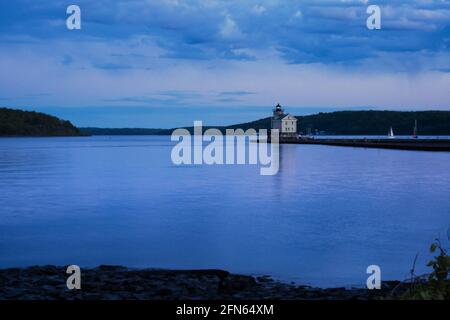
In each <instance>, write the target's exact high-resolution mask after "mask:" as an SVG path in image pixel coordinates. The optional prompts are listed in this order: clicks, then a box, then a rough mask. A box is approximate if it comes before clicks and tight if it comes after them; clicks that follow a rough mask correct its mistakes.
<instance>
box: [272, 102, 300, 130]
mask: <svg viewBox="0 0 450 320" xmlns="http://www.w3.org/2000/svg"><path fill="white" fill-rule="evenodd" d="M271 127H272V129H278V130H279V132H280V137H285V138H288V137H297V136H298V135H297V118H296V117H294V116H292V115H290V114H285V113H284V110H283V108H282V107H281V106H280V104H277V106H276V107H275V109H274V110H273V116H272V125H271Z"/></svg>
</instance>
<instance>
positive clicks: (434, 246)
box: [430, 243, 437, 252]
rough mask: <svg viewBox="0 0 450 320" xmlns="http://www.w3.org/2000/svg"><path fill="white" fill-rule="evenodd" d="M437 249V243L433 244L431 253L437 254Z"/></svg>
mask: <svg viewBox="0 0 450 320" xmlns="http://www.w3.org/2000/svg"><path fill="white" fill-rule="evenodd" d="M436 248H437V246H436V243H433V244H432V245H431V247H430V251H431V252H435V251H436Z"/></svg>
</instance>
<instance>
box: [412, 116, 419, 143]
mask: <svg viewBox="0 0 450 320" xmlns="http://www.w3.org/2000/svg"><path fill="white" fill-rule="evenodd" d="M417 131H418V130H417V120H416V122H415V123H414V133H413V136H412V137H413V139H417V138H418V136H417Z"/></svg>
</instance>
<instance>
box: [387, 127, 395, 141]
mask: <svg viewBox="0 0 450 320" xmlns="http://www.w3.org/2000/svg"><path fill="white" fill-rule="evenodd" d="M388 138H389V139H394V138H395V136H394V130H392V127H391V129H390V130H389V134H388Z"/></svg>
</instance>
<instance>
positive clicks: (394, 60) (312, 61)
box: [0, 0, 450, 128]
mask: <svg viewBox="0 0 450 320" xmlns="http://www.w3.org/2000/svg"><path fill="white" fill-rule="evenodd" d="M71 4H76V5H78V6H79V7H80V8H81V30H68V29H67V27H66V19H67V18H68V17H69V15H68V14H67V13H66V9H67V7H68V6H69V5H71ZM369 5H378V6H379V7H380V9H381V29H380V30H369V29H368V28H367V26H366V20H367V18H368V17H369V14H368V13H367V12H366V10H367V7H368V6H369ZM277 103H280V104H282V105H283V106H284V107H285V108H286V111H288V112H290V113H293V114H296V115H300V114H310V113H315V112H321V111H325V112H326V111H332V110H342V109H346V110H352V109H389V110H431V109H433V110H435V109H440V110H450V0H418V1H412V0H389V1H384V0H379V1H368V0H322V1H320V0H319V1H317V0H316V1H312V0H311V1H308V0H305V1H301V0H246V1H242V0H236V1H233V0H190V1H182V0H96V1H92V0H71V1H63V0H46V1H35V0H9V1H6V0H2V1H1V2H0V106H5V107H12V108H20V109H27V110H37V111H43V112H48V113H51V114H54V115H56V116H60V117H62V118H65V119H68V120H71V121H72V122H73V123H74V124H75V125H78V126H99V127H147V128H151V127H153V128H170V127H177V126H184V125H191V124H192V122H193V121H194V120H203V121H204V122H205V123H206V124H207V125H224V124H233V123H239V122H244V121H251V120H254V119H258V118H263V117H267V116H269V115H270V113H271V109H272V108H273V106H274V105H276V104H277Z"/></svg>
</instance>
